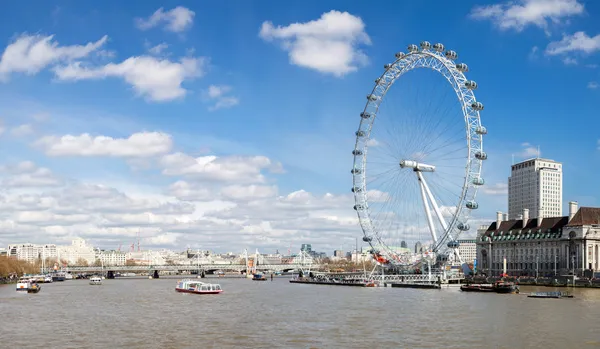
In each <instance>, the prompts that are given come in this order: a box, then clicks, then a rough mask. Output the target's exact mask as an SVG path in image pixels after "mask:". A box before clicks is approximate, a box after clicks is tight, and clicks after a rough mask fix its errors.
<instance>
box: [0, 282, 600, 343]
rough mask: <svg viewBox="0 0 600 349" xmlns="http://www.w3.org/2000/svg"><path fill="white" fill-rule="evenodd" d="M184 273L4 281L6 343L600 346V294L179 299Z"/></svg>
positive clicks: (284, 289)
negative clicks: (33, 289)
mask: <svg viewBox="0 0 600 349" xmlns="http://www.w3.org/2000/svg"><path fill="white" fill-rule="evenodd" d="M176 281H177V279H176V278H165V277H163V278H160V279H155V280H148V279H141V278H138V279H123V278H122V279H115V280H104V284H103V285H101V286H92V285H89V284H88V281H87V280H69V281H65V282H56V283H52V284H43V285H42V290H41V291H40V293H38V294H17V292H16V291H15V285H0V348H61V349H62V348H140V349H142V348H143V349H151V348H593V347H600V289H576V290H574V295H575V298H573V299H534V298H527V297H526V296H525V295H524V293H527V292H532V291H536V290H537V291H551V290H561V291H566V289H553V288H545V287H541V288H535V287H521V294H519V295H514V294H513V295H498V294H488V293H471V292H469V293H465V292H461V291H460V290H459V289H456V288H454V289H442V290H421V289H399V288H355V287H340V286H322V285H299V284H290V283H289V282H288V278H284V277H280V278H275V280H274V281H264V282H256V281H251V280H248V279H243V278H219V279H217V278H206V279H204V280H203V281H206V282H211V281H212V282H218V283H220V284H221V286H222V287H223V289H224V290H225V291H224V292H223V293H222V294H220V295H194V294H180V293H177V292H175V290H174V288H175V284H176Z"/></svg>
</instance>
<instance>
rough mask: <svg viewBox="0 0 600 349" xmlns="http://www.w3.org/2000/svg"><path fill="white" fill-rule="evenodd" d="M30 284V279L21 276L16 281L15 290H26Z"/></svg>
mask: <svg viewBox="0 0 600 349" xmlns="http://www.w3.org/2000/svg"><path fill="white" fill-rule="evenodd" d="M30 285H31V280H30V279H29V278H26V277H22V278H20V279H19V281H18V282H17V292H27V290H28V289H29V286H30Z"/></svg>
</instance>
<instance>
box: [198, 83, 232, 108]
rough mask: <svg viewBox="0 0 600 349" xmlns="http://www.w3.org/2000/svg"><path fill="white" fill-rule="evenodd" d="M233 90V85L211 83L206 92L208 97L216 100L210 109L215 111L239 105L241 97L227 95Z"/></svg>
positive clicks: (210, 99)
mask: <svg viewBox="0 0 600 349" xmlns="http://www.w3.org/2000/svg"><path fill="white" fill-rule="evenodd" d="M231 90H232V88H231V86H227V85H210V86H209V87H208V89H207V90H206V91H205V92H204V94H205V97H206V99H207V100H209V101H212V102H214V104H213V105H212V106H211V107H209V108H208V110H210V111H214V110H218V109H226V108H231V107H233V106H236V105H238V104H239V102H240V100H239V98H237V97H234V96H230V95H227V94H228V93H229V92H231Z"/></svg>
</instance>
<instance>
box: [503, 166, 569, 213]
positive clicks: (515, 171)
mask: <svg viewBox="0 0 600 349" xmlns="http://www.w3.org/2000/svg"><path fill="white" fill-rule="evenodd" d="M562 194H563V193H562V164H561V163H560V162H556V161H554V160H549V159H541V158H535V159H529V160H525V161H523V162H520V163H518V164H514V165H512V169H511V174H510V177H509V178H508V218H509V219H519V218H521V215H522V214H523V209H528V210H529V216H530V217H531V218H537V217H538V216H539V215H540V214H541V215H542V217H561V216H562Z"/></svg>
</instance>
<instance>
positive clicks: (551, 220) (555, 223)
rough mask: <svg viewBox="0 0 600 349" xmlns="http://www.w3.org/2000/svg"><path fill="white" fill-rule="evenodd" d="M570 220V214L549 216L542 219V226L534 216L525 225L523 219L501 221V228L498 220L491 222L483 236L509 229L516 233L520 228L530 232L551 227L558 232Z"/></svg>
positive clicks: (506, 231)
mask: <svg viewBox="0 0 600 349" xmlns="http://www.w3.org/2000/svg"><path fill="white" fill-rule="evenodd" d="M568 222H569V217H568V216H564V217H548V218H543V219H542V225H541V226H540V225H539V224H538V219H537V218H533V219H529V220H528V221H527V224H526V225H525V226H523V220H522V219H511V220H507V221H502V222H500V227H499V229H497V228H496V222H493V223H492V224H490V226H489V227H488V229H487V230H486V232H485V233H484V234H483V236H491V234H492V233H494V235H497V234H498V233H500V232H502V233H503V234H508V232H509V231H512V233H513V234H516V232H517V231H520V230H522V231H524V232H528V231H529V230H531V231H532V232H534V231H535V232H537V231H538V230H541V231H543V232H547V231H548V230H549V229H550V230H551V231H552V232H556V231H558V229H560V228H562V227H564V226H566V225H567V223H568ZM524 232H523V233H524Z"/></svg>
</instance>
